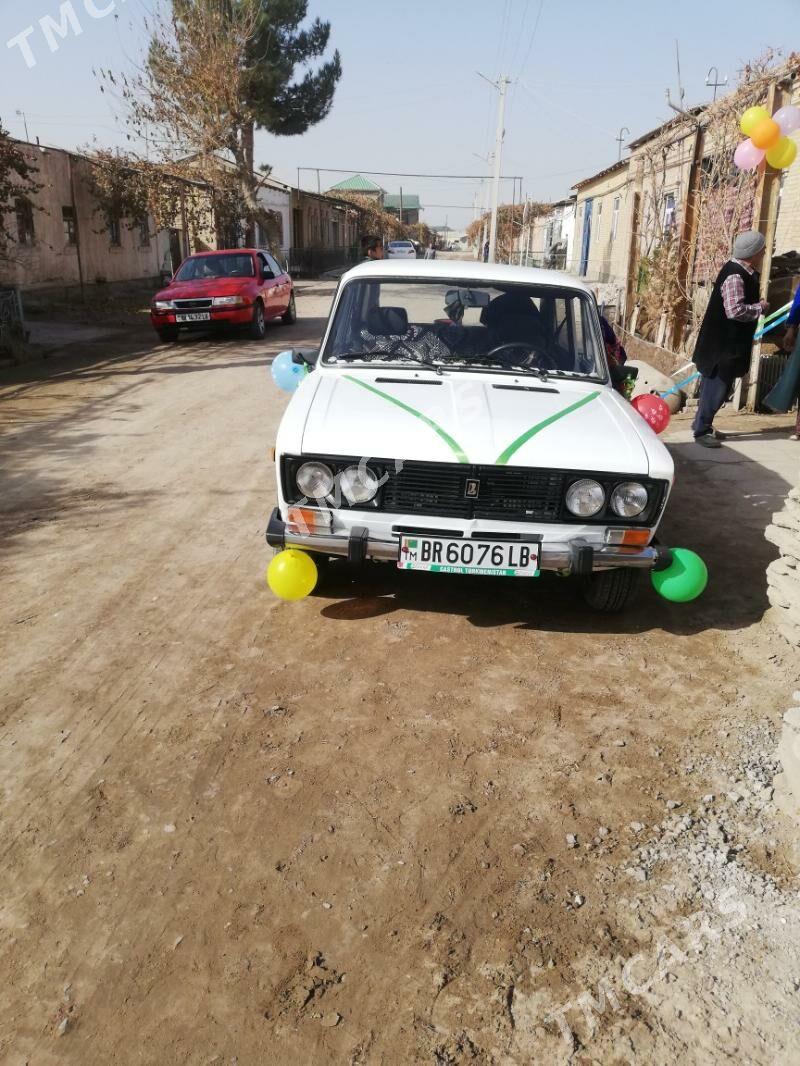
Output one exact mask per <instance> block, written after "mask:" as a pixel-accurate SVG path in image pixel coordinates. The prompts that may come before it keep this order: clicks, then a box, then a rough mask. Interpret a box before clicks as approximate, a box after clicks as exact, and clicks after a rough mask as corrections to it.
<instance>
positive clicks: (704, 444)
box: [694, 433, 722, 448]
mask: <svg viewBox="0 0 800 1066" xmlns="http://www.w3.org/2000/svg"><path fill="white" fill-rule="evenodd" d="M694 442H695V444H699V445H700V447H701V448H721V447H722V445H721V444H720V442H719V441H718V440H717V438H716V437H715V436H713V435H712V434H711V433H704V434H703V436H702V437H695V438H694Z"/></svg>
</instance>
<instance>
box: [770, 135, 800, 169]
mask: <svg viewBox="0 0 800 1066" xmlns="http://www.w3.org/2000/svg"><path fill="white" fill-rule="evenodd" d="M796 158H797V142H796V141H793V140H792V138H791V137H781V139H780V140H779V141H778V143H777V144H776V145H775V146H774V147H773V148H770V150H769V151H768V152H767V162H768V163H769V165H770V166H771V167H774V168H775V169H776V170H785V169H786V167H790V166H791V165H792V163H794V161H795V159H796Z"/></svg>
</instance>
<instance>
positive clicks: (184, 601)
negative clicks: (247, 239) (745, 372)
mask: <svg viewBox="0 0 800 1066" xmlns="http://www.w3.org/2000/svg"><path fill="white" fill-rule="evenodd" d="M331 291H332V286H331V285H329V284H324V283H319V284H316V285H307V286H305V287H304V291H303V294H302V297H301V299H300V301H299V306H300V314H301V320H300V322H299V323H298V324H297V326H295V327H292V328H291V329H287V328H285V327H281V326H274V327H271V328H270V330H269V333H268V337H267V341H266V343H264V344H256V343H253V342H248V341H242V340H237V339H227V338H219V339H215V340H213V341H209V340H207V339H204V338H193V339H191V340H187V341H182V342H181V343H180V344H179V345H178V346H175V347H169V348H165V349H158V348H154V347H151V345H150V339H149V337H148V336H145V337H144V339H143V340H142V338H141V337H133V338H132V340H131V343H130V346H129V350H128V351H125V350H120V349H119V348H115V349H114V350H113V351H111V350H108V351H103V350H102V345H100V346H98V345H97V344H95V345H94V346H88V347H87V349H86V351H85V352H82V353H81V354H79V355H73V356H69V357H64V358H62V359H60V360H56V361H50V362H48V363H43V364H36V365H31V366H29V367H27V368H21V369H18V370H16V371H14V372H6V373H4V375H3V376H2V378H0V398H2V405H1V406H0V418H1V419H2V430H3V436H2V439H1V440H0V470H1V471H2V473H1V474H0V531H1V532H2V542H1V545H0V580H1V581H2V584H1V585H0V588H2V597H1V603H0V632H1V633H2V651H3V654H2V666H1V667H0V678H1V680H0V705H1V706H2V714H0V785H2V808H1V813H0V849H1V850H2V867H0V868H2V885H3V889H2V896H1V897H0V952H1V953H2V971H1V972H2V977H3V980H2V983H1V984H0V1061H2V1062H3V1063H11V1064H14V1066H21V1064H23V1063H29V1064H30V1066H40V1064H42V1066H48V1064H50V1063H75V1064H94V1063H97V1064H103V1066H106V1064H111V1063H125V1064H128V1063H131V1064H133V1063H146V1064H153V1066H165V1064H172V1063H191V1064H195V1063H197V1064H211V1063H219V1064H223V1063H225V1064H227V1063H230V1064H234V1063H238V1064H239V1066H251V1064H255V1066H260V1064H265V1063H279V1064H283V1063H286V1064H295V1063H302V1064H306V1063H314V1064H317V1063H348V1064H373V1063H375V1064H387V1066H389V1064H395V1063H432V1064H448V1066H449V1064H462V1063H479V1064H489V1063H492V1064H494V1063H497V1064H523V1063H524V1064H528V1063H533V1062H537V1063H538V1062H545V1063H549V1062H557V1061H562V1060H570V1061H573V1062H580V1063H590V1062H603V1063H623V1062H624V1063H628V1062H642V1063H673V1062H675V1061H682V1062H687V1063H707V1062H723V1061H728V1060H731V1061H746V1062H750V1063H757V1064H761V1063H763V1064H773V1063H789V1062H792V1061H794V1062H796V1061H798V1056H799V1055H800V1039H799V1038H798V1032H800V1028H799V1027H798V1022H800V957H799V956H798V944H800V935H798V934H800V898H799V897H798V876H797V873H798V856H797V852H796V851H795V850H794V845H793V841H794V837H795V834H796V826H794V825H793V824H792V823H791V822H790V821H789V820H788V819H787V818H786V817H785V816H783V815H782V814H780V813H779V812H778V811H777V810H776V807H775V805H774V802H773V800H772V790H771V787H770V781H771V777H772V773H773V772H774V769H775V764H774V761H773V760H772V758H771V753H772V751H773V750H774V744H775V733H776V729H777V728H778V726H779V722H780V715H781V712H782V711H783V710H784V709H785V708H786V706H787V705H788V701H789V699H790V696H791V692H792V690H793V688H795V687H798V679H800V662H798V658H797V657H796V656H795V655H793V654H792V653H791V652H790V651H789V649H788V647H787V646H786V645H784V644H783V643H782V642H781V640H780V638H778V637H777V635H776V634H775V632H774V631H773V630H772V629H771V628H770V627H769V624H768V622H767V621H765V620H764V614H765V611H766V609H767V600H766V594H765V577H764V571H765V569H766V566H767V564H768V562H769V561H770V559H771V558H772V557H773V554H774V549H773V548H772V546H771V545H769V544H767V543H766V542H765V541H764V539H763V535H762V534H763V529H764V527H765V526H766V524H767V522H768V521H769V515H770V514H771V512H772V511H773V510H776V509H777V508H778V506H779V505H780V501H781V499H782V497H783V495H784V493H785V492H786V489H787V488H788V479H789V473H788V471H789V470H790V469H791V468H793V466H794V464H795V463H796V458H795V455H796V453H795V452H794V450H791V449H792V448H793V446H791V445H789V444H788V442H784V441H783V440H782V438H783V437H785V436H786V434H787V432H788V430H787V428H786V427H787V424H788V420H785V419H784V420H780V419H778V420H776V419H771V420H767V419H760V418H749V419H748V418H745V417H736V418H728V419H727V424H728V425H729V426H730V427H732V428H733V430H734V431H735V433H736V434H737V437H736V439H735V440H734V441H732V442H731V444H730V446H729V447H727V448H725V449H724V453H708V452H703V451H702V450H700V449H697V447H696V446H695V445H693V444H691V443H689V442H688V439H687V434H686V422H685V420H681V419H677V420H675V423H674V432H673V434H672V445H671V446H672V448H673V450H674V453H675V455H676V459H677V462H678V487H677V491H676V494H675V497H674V499H673V502H672V505H671V509H670V513H669V515H668V518H667V521H666V525H665V527H664V533H665V539H667V540H668V541H669V542H671V543H673V544H685V545H688V546H691V547H694V548H696V549H697V550H698V551H700V552H701V553H702V554H703V555H704V556H705V557H706V559H707V561H708V563H709V567H710V570H711V575H712V581H711V586H710V588H709V590H708V592H707V594H706V596H705V597H704V599H703V600H702V601H700V602H699V603H698V604H696V605H694V606H691V607H677V606H670V605H667V604H666V603H664V602H663V601H661V600H659V599H657V598H656V596H655V594H654V593H652V592H651V591H650V590H649V589H646V590H645V592H644V594H643V596H642V598H641V600H640V602H639V604H638V606H636V607H635V608H634V609H632V610H631V611H630V612H629V613H628V614H627V615H625V616H624V617H622V618H612V619H609V618H605V617H596V616H590V615H588V614H587V613H586V612H585V610H584V609H583V607H582V606H581V604H580V601H579V599H578V597H577V596H576V594H575V590H574V588H573V586H572V585H571V584H570V583H568V582H559V581H557V580H545V579H543V580H542V581H541V582H538V583H537V585H536V588H535V589H533V590H531V588H530V585H529V583H528V582H519V584H516V583H513V582H509V583H507V584H506V583H495V582H494V581H490V580H489V579H485V578H477V579H473V580H462V579H444V578H442V577H439V576H433V575H430V576H429V575H403V576H401V575H398V574H397V573H395V572H394V571H392V570H391V569H390V568H379V567H375V568H373V569H371V570H370V571H368V572H366V573H364V574H362V575H361V576H359V577H356V576H354V575H353V574H351V573H349V572H348V571H347V570H346V569H339V570H334V571H333V573H332V575H331V580H330V583H329V584H328V585H327V586H326V587H325V588H324V589H323V590H322V591H321V592H320V593H318V594H317V595H315V596H313V597H311V598H310V599H308V600H306V601H304V602H303V603H301V604H298V605H291V606H290V605H285V604H282V603H279V602H277V601H276V600H275V599H274V598H273V597H272V596H271V595H270V593H269V592H268V590H267V589H266V587H265V585H264V581H263V572H264V569H265V566H266V564H267V562H268V560H269V551H268V549H267V547H266V545H265V543H264V538H263V530H264V525H265V520H266V517H267V515H268V512H269V510H270V508H271V507H272V501H273V488H274V479H273V472H272V470H271V468H270V463H269V461H268V450H269V448H270V446H271V444H272V442H273V440H274V432H275V428H276V425H277V422H278V420H279V417H280V413H281V410H282V407H283V405H284V399H283V397H282V396H281V395H280V394H279V393H278V392H277V390H275V388H274V387H273V385H272V383H271V381H270V379H269V375H268V372H267V365H268V362H269V358H270V357H271V356H272V355H273V354H274V353H275V352H276V351H278V350H280V349H281V348H282V347H284V346H286V345H287V343H289V342H291V343H294V344H299V343H301V342H304V341H313V340H314V339H315V338H316V337H318V336H319V334H320V331H321V328H322V325H323V319H324V315H325V313H326V310H327V306H328V303H329V300H330V294H331ZM601 992H602V993H603V994H602V995H601Z"/></svg>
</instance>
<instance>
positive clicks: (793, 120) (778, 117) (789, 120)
mask: <svg viewBox="0 0 800 1066" xmlns="http://www.w3.org/2000/svg"><path fill="white" fill-rule="evenodd" d="M772 117H773V119H774V120H775V121H776V122H777V123H778V125H779V126H780V128H781V133H782V134H783V135H784V137H788V136H789V134H790V133H794V131H795V130H800V107H794V106H793V105H792V104H787V106H786V107H782V108H781V109H780V111H776V112H775V114H774V115H773V116H772Z"/></svg>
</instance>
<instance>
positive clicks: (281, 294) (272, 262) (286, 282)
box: [266, 255, 292, 315]
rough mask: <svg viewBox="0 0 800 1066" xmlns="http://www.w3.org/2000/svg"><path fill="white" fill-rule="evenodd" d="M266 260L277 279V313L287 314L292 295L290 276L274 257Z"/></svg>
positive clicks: (267, 257)
mask: <svg viewBox="0 0 800 1066" xmlns="http://www.w3.org/2000/svg"><path fill="white" fill-rule="evenodd" d="M266 260H267V262H268V263H269V266H270V270H271V271H272V273H273V274H274V275H275V279H276V285H275V299H276V302H277V306H278V310H277V311H276V312H275V313H276V314H280V315H282V314H285V312H286V310H287V308H288V307H289V297H290V296H291V293H292V283H291V280H290V278H289V275H288V274H287V273H286V271H285V270H284V269H283V267H282V266H281V265H280V263H278V261H277V260H276V259H275V258H274V257H273V256H271V255H267V256H266Z"/></svg>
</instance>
